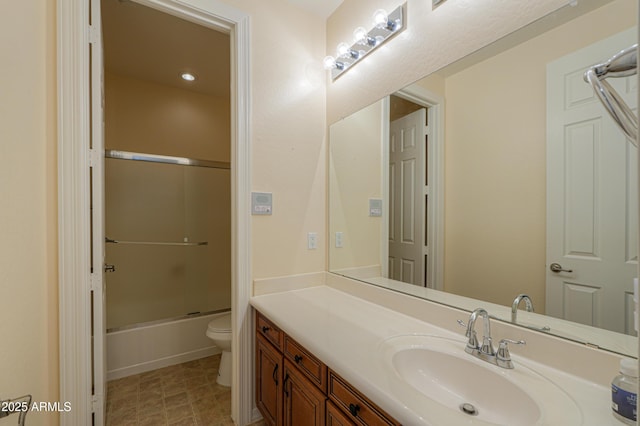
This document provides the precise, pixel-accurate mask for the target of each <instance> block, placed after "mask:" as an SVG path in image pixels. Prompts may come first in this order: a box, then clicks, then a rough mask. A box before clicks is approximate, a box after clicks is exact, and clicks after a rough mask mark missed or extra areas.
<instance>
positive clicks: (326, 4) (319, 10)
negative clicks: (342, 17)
mask: <svg viewBox="0 0 640 426" xmlns="http://www.w3.org/2000/svg"><path fill="white" fill-rule="evenodd" d="M287 1H288V2H289V3H291V4H293V5H295V6H298V7H301V8H303V9H305V10H308V11H309V12H311V13H313V14H314V15H318V16H320V17H322V18H324V19H327V18H328V17H329V15H331V14H332V13H333V12H334V11H335V10H336V9H337V8H338V6H340V5H341V4H342V2H343V1H344V0H287Z"/></svg>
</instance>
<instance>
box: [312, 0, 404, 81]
mask: <svg viewBox="0 0 640 426" xmlns="http://www.w3.org/2000/svg"><path fill="white" fill-rule="evenodd" d="M405 4H406V3H405ZM405 4H403V5H401V6H398V7H397V8H396V9H395V10H394V11H393V12H391V13H389V15H388V16H387V22H385V23H376V25H374V27H373V28H372V29H371V30H369V32H366V30H364V29H363V28H358V29H356V31H354V35H355V37H356V38H357V40H356V41H355V42H354V43H353V44H352V45H351V46H350V47H348V46H349V45H348V44H347V43H340V44H339V45H338V53H337V57H336V58H335V59H334V58H333V57H331V56H327V57H326V58H325V60H324V64H325V68H328V69H329V70H330V71H331V79H332V80H334V81H335V79H337V78H338V77H340V76H341V75H342V74H343V73H344V72H345V71H347V70H348V69H350V68H351V67H353V66H354V65H355V64H357V63H358V62H360V61H361V60H362V58H364V57H365V56H367V55H368V54H369V53H371V52H373V51H374V50H375V49H377V48H378V47H379V46H380V45H382V44H384V43H385V42H386V41H387V40H389V39H390V38H392V37H393V36H394V35H396V34H398V33H399V32H401V31H402V30H403V29H404V6H405ZM378 12H384V11H376V15H378ZM376 19H378V20H379V19H380V18H379V17H378V16H377V17H376ZM365 33H366V36H365Z"/></svg>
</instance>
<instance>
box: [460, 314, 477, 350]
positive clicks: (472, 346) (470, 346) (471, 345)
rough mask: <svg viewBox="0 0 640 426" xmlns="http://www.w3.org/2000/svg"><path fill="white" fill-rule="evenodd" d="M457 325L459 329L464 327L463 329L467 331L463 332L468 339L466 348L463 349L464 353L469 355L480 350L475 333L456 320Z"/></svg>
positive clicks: (462, 322)
mask: <svg viewBox="0 0 640 426" xmlns="http://www.w3.org/2000/svg"><path fill="white" fill-rule="evenodd" d="M457 323H458V324H460V326H461V327H464V328H466V329H467V331H466V332H465V334H464V335H465V336H466V337H468V338H469V341H467V347H466V348H464V350H465V352H467V353H469V354H470V353H474V352H476V351H479V350H480V343H479V342H478V336H477V334H476V331H475V330H474V329H472V328H470V327H469V326H468V325H467V324H465V322H464V321H462V320H457Z"/></svg>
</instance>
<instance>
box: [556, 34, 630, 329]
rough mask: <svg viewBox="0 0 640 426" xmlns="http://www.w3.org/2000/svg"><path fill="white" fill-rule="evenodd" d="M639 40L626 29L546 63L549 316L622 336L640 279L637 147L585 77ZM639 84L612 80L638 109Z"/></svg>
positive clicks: (626, 79) (624, 97)
mask: <svg viewBox="0 0 640 426" xmlns="http://www.w3.org/2000/svg"><path fill="white" fill-rule="evenodd" d="M635 38H636V35H635V32H634V30H630V31H624V32H622V33H620V34H617V35H615V36H613V37H610V38H609V39H606V40H604V41H601V42H598V43H595V44H593V45H591V46H589V47H587V48H585V49H581V50H578V51H576V52H574V53H572V54H569V55H567V56H565V57H563V58H560V59H558V60H556V61H554V62H552V63H550V64H548V66H547V265H546V268H547V269H546V270H547V284H546V302H547V303H546V307H547V312H546V313H547V314H548V315H552V316H556V317H559V318H564V319H568V320H570V321H575V322H579V323H582V324H587V325H593V326H596V327H601V328H605V329H608V330H613V331H617V332H620V333H625V332H630V327H629V325H628V324H629V322H630V320H629V318H633V306H632V304H630V303H629V302H628V296H627V295H628V294H629V293H630V292H632V286H633V278H634V277H636V275H637V243H638V240H637V236H636V235H637V231H638V227H637V221H638V213H637V205H638V204H637V190H638V183H637V160H636V157H637V149H636V148H635V147H633V146H632V145H631V143H629V141H627V140H626V138H625V136H624V135H623V133H622V131H620V130H619V129H618V128H617V126H616V125H615V123H614V122H613V120H612V119H611V118H610V117H609V116H608V114H607V112H606V111H605V109H604V107H603V106H602V105H601V104H600V102H599V101H598V99H597V98H596V96H595V95H594V93H593V90H592V88H591V86H590V85H589V84H587V83H585V82H584V80H583V79H582V74H583V72H584V70H586V69H587V68H588V67H589V66H591V65H593V64H595V63H600V62H602V61H603V60H606V59H608V58H609V57H611V56H612V55H613V54H614V53H616V52H618V51H620V50H622V49H624V48H626V47H628V46H630V45H631V44H633V43H634V40H635ZM635 80H636V77H635V76H632V77H627V78H625V79H622V78H618V79H611V80H609V81H610V82H611V83H612V85H613V86H614V87H615V88H616V90H617V91H618V92H619V93H620V94H621V96H622V97H623V99H624V100H625V102H627V104H628V105H629V106H631V108H633V109H636V105H637V90H636V88H635V87H636V83H635ZM552 263H558V264H560V265H561V266H562V268H563V269H564V270H566V271H563V272H552V271H551V270H550V265H551V264H552ZM631 328H632V327H631Z"/></svg>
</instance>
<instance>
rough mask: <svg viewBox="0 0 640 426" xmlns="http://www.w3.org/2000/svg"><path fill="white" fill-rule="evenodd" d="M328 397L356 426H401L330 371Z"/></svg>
mask: <svg viewBox="0 0 640 426" xmlns="http://www.w3.org/2000/svg"><path fill="white" fill-rule="evenodd" d="M327 393H328V396H329V398H330V399H331V401H333V402H334V403H335V404H336V406H337V407H339V408H340V409H341V410H342V411H343V412H344V413H346V414H347V417H348V418H350V419H351V421H353V422H354V423H355V424H356V425H367V426H378V425H399V423H397V422H396V421H394V420H393V418H392V417H391V416H389V415H388V414H387V413H385V412H384V411H383V410H382V409H380V408H378V406H376V405H375V404H374V403H373V402H371V401H369V400H368V399H367V398H366V397H365V396H364V395H362V394H361V393H360V392H358V391H357V390H355V389H354V388H353V387H352V386H351V385H349V384H348V383H347V382H346V381H345V380H344V379H342V378H341V377H340V376H338V375H337V374H336V373H334V372H333V371H331V370H329V389H328V392H327Z"/></svg>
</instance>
